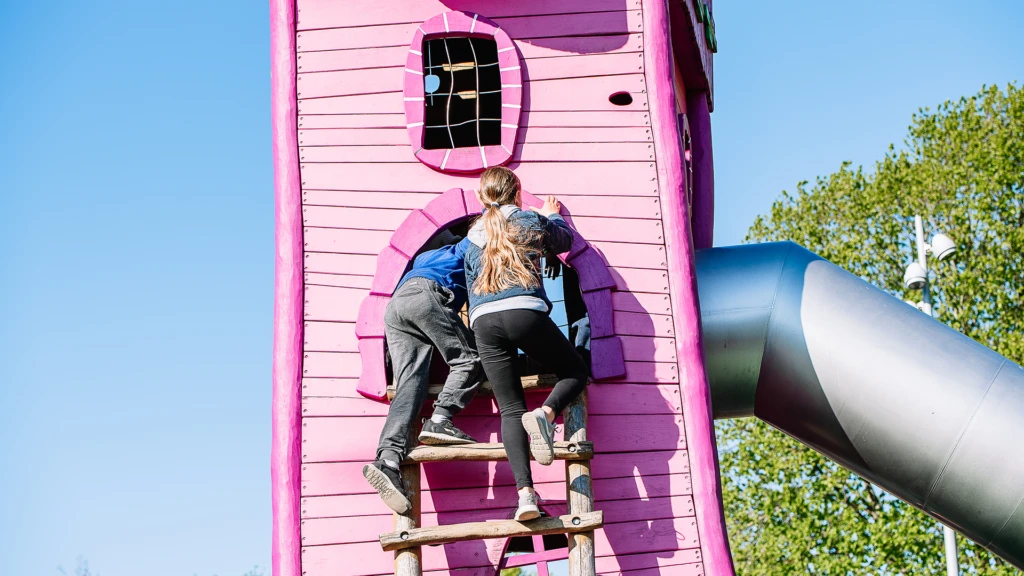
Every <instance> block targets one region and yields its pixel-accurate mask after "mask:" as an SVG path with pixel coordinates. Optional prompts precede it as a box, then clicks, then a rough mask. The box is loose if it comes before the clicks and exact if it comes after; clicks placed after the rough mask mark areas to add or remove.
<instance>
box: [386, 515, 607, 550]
mask: <svg viewBox="0 0 1024 576" xmlns="http://www.w3.org/2000/svg"><path fill="white" fill-rule="evenodd" d="M603 525H604V513H603V512H602V511H600V510H598V511H596V512H586V513H583V514H566V515H565V516H558V517H547V518H537V519H536V520H527V521H525V522H517V521H515V520H497V521H494V522H467V523H465V524H449V525H447V526H431V527H429V528H413V529H411V530H401V531H398V532H388V533H387V534H381V535H380V546H381V548H383V549H384V550H385V551H387V550H401V549H403V548H411V547H413V546H433V545H436V544H447V543H449V542H461V541H463V540H482V539H485V538H506V537H509V536H531V535H538V536H539V535H542V534H566V533H568V534H572V533H575V532H586V531H588V530H594V529H596V528H600V527H601V526H603Z"/></svg>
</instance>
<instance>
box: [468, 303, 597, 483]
mask: <svg viewBox="0 0 1024 576" xmlns="http://www.w3.org/2000/svg"><path fill="white" fill-rule="evenodd" d="M473 332H475V333H476V346H477V351H478V352H479V354H480V361H481V363H482V364H483V367H484V373H486V374H487V380H488V381H490V383H491V387H492V388H493V389H494V398H495V400H497V401H498V409H499V410H500V411H501V440H502V442H503V443H504V444H505V452H507V453H508V462H509V465H511V466H512V473H513V474H514V475H515V478H516V488H525V487H527V486H533V475H532V474H531V473H530V443H529V439H528V438H527V435H526V430H525V429H523V423H522V416H523V414H525V413H526V396H525V394H524V393H523V383H522V380H521V379H520V376H519V352H518V350H522V351H523V352H526V354H527V355H528V356H529V357H530V358H532V359H534V360H536V361H537V362H540V363H541V364H543V365H544V366H545V367H546V368H547V369H549V370H552V371H554V373H555V374H556V375H557V376H558V383H557V384H555V388H554V389H553V390H552V391H551V394H550V395H549V396H548V399H547V400H545V401H544V405H545V406H548V407H550V408H551V409H552V410H554V412H555V415H558V414H560V413H561V412H562V409H564V408H565V407H566V406H567V405H568V404H569V403H570V402H572V401H573V400H574V399H575V398H576V397H577V396H579V395H580V392H582V391H583V388H584V387H585V386H586V385H587V366H586V364H585V363H584V362H583V359H582V358H581V357H580V355H579V353H578V352H576V349H575V348H574V347H573V346H572V344H570V343H569V341H568V340H567V339H566V338H565V336H564V335H563V334H562V333H561V332H560V331H559V330H558V326H556V325H555V323H554V322H552V321H551V318H548V316H547V315H546V314H544V313H542V312H537V311H536V310H504V311H502V312H492V313H490V314H484V315H483V316H480V317H479V318H477V319H476V322H474V323H473Z"/></svg>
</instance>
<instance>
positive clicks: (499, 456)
mask: <svg viewBox="0 0 1024 576" xmlns="http://www.w3.org/2000/svg"><path fill="white" fill-rule="evenodd" d="M563 419H564V423H565V441H562V442H556V443H555V459H556V460H565V471H566V497H565V501H566V507H567V510H566V514H565V515H564V516H559V517H557V518H555V517H542V518H537V519H535V520H527V521H525V522H517V521H515V520H500V521H495V522H467V523H464V524H449V525H446V526H435V527H429V528H423V527H421V526H420V464H422V463H424V462H451V461H456V460H473V461H488V460H505V459H506V458H507V456H506V454H505V449H504V447H503V446H502V445H501V444H484V443H480V444H463V445H459V446H418V447H416V448H414V449H413V450H411V451H410V452H409V456H408V457H407V458H406V459H405V461H404V462H402V479H403V481H404V483H405V489H406V491H407V492H408V493H409V494H410V500H411V501H412V509H411V510H410V511H409V512H408V513H406V514H395V530H394V532H388V533H386V534H381V536H380V545H381V547H382V548H383V549H384V550H394V552H395V576H421V575H422V573H423V566H422V562H421V557H420V550H421V547H422V546H432V545H437V544H447V543H449V542H459V541H463V540H479V539H484V538H507V537H512V536H533V535H542V534H555V533H563V534H566V536H567V538H568V540H569V575H570V576H594V575H595V574H596V569H595V565H594V530H595V529H596V528H600V527H601V526H603V525H604V514H603V513H602V512H601V511H600V510H597V511H595V510H594V491H593V484H592V482H591V477H590V459H591V458H593V456H594V444H593V443H592V442H589V441H588V440H587V394H586V392H585V391H584V392H583V394H580V396H579V397H578V398H577V399H576V400H574V401H573V402H572V403H571V404H570V405H569V406H568V407H567V408H566V409H565V412H564V414H563Z"/></svg>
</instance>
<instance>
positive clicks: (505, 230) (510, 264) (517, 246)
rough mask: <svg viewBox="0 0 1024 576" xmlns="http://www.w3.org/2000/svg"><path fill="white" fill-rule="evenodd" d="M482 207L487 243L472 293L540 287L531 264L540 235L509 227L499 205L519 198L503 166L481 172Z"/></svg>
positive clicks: (513, 177) (516, 186)
mask: <svg viewBox="0 0 1024 576" xmlns="http://www.w3.org/2000/svg"><path fill="white" fill-rule="evenodd" d="M477 196H478V197H479V199H480V202H481V203H482V204H483V205H484V214H483V216H482V218H483V222H484V230H486V231H487V243H486V244H485V245H484V248H483V255H481V257H480V275H479V276H478V277H477V279H476V282H474V283H473V293H475V294H493V293H495V292H501V291H502V290H508V289H509V288H513V287H517V286H518V287H522V288H527V289H532V288H536V287H538V286H539V285H540V280H539V278H538V275H537V267H536V265H535V263H534V260H535V256H537V255H538V254H537V252H538V248H537V247H538V244H539V243H540V233H539V232H529V231H526V230H523V229H521V228H520V227H518V226H510V225H509V223H508V221H507V220H506V218H505V215H504V214H503V213H502V212H501V206H502V205H507V204H515V203H516V200H517V198H518V196H519V178H518V177H516V175H515V174H514V173H513V172H512V171H511V170H509V169H508V168H505V167H503V166H496V167H494V168H488V169H487V170H484V173H483V174H481V175H480V190H479V191H477Z"/></svg>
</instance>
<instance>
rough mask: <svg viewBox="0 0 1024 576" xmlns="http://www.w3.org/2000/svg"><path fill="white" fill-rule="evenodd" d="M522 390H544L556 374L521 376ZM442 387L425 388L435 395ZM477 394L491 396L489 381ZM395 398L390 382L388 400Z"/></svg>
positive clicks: (556, 380) (555, 378)
mask: <svg viewBox="0 0 1024 576" xmlns="http://www.w3.org/2000/svg"><path fill="white" fill-rule="evenodd" d="M522 380H523V390H526V391H527V392H529V391H531V390H544V389H548V388H551V387H552V386H554V385H555V384H557V383H558V376H555V375H554V374H538V375H537V376H523V379H522ZM442 388H444V385H443V384H432V385H431V386H430V387H429V388H428V389H427V394H429V395H431V396H437V395H438V394H440V393H441V389H442ZM477 394H478V395H483V396H491V395H492V394H494V392H492V391H491V383H490V382H487V381H486V380H485V381H484V382H483V383H482V384H481V385H480V390H479V391H477ZM394 398H395V386H394V384H391V385H390V386H388V400H389V401H390V400H394Z"/></svg>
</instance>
